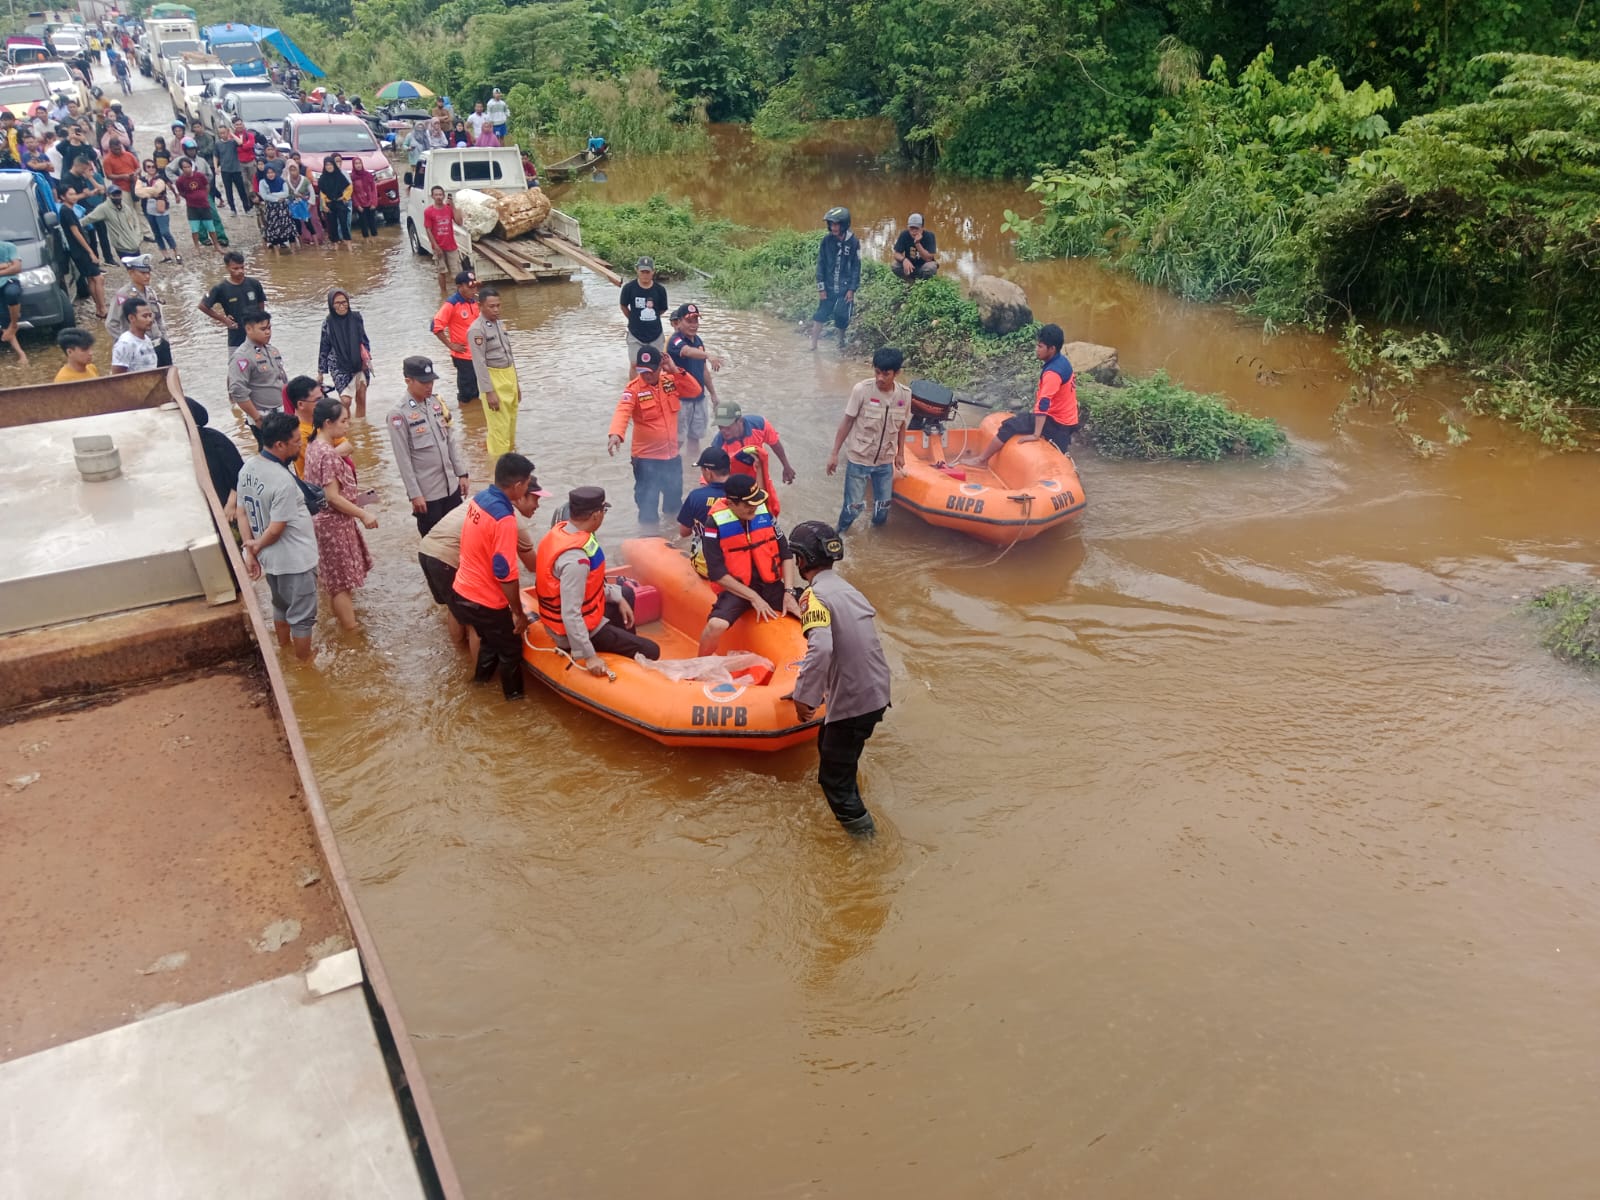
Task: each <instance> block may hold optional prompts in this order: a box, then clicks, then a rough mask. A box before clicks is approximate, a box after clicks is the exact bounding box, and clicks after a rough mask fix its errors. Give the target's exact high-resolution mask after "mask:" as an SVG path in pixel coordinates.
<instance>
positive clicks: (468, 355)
mask: <svg viewBox="0 0 1600 1200" xmlns="http://www.w3.org/2000/svg"><path fill="white" fill-rule="evenodd" d="M478 314H479V309H478V277H477V275H475V274H473V273H472V272H471V271H457V272H456V290H455V291H453V292H451V293H450V297H449V299H447V300H446V301H445V302H444V303H443V304H441V305H440V306H439V311H438V312H436V313H434V314H433V336H434V337H436V338H438V339H439V340H440V341H441V342H443V343H444V346H445V349H446V350H448V351H450V362H451V363H452V364H453V365H454V366H455V369H456V403H457V404H471V403H472V402H473V401H474V400H476V399H477V398H478V390H479V388H478V373H477V371H476V370H474V369H473V366H472V347H471V346H470V345H468V344H467V331H468V330H470V329H471V328H472V323H473V322H474V321H476V320H477V319H478Z"/></svg>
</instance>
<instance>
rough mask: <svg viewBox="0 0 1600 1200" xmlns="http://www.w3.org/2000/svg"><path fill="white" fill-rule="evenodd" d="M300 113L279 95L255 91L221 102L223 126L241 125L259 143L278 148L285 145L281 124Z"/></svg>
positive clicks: (290, 101)
mask: <svg viewBox="0 0 1600 1200" xmlns="http://www.w3.org/2000/svg"><path fill="white" fill-rule="evenodd" d="M299 112H300V106H299V105H298V104H296V103H295V102H294V101H293V100H291V99H289V97H287V96H285V95H284V94H283V93H282V92H269V91H267V90H265V89H255V90H250V91H243V92H229V93H228V94H227V95H226V96H224V97H223V98H222V120H223V122H225V123H227V124H232V123H233V122H234V121H235V120H240V121H243V122H244V127H245V128H246V129H248V130H250V131H251V132H252V133H254V134H255V135H256V139H257V140H258V141H270V142H277V143H278V144H279V145H287V144H288V142H287V140H286V139H285V138H284V135H283V123H284V121H286V120H287V119H288V118H289V117H290V116H292V115H297V114H298V113H299Z"/></svg>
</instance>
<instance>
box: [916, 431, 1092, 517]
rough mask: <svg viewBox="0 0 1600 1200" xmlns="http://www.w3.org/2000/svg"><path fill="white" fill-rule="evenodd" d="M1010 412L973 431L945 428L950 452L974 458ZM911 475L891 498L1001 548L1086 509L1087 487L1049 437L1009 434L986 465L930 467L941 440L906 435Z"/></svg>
mask: <svg viewBox="0 0 1600 1200" xmlns="http://www.w3.org/2000/svg"><path fill="white" fill-rule="evenodd" d="M1009 415H1010V414H1008V413H991V414H990V415H989V416H987V417H985V418H984V419H983V423H982V424H981V425H979V426H978V428H976V429H955V428H950V427H946V429H945V431H944V447H945V457H946V459H947V460H949V461H951V462H954V460H955V459H956V458H958V457H960V456H962V455H963V453H964V454H965V455H966V456H967V457H969V458H977V457H978V455H980V454H982V453H983V449H984V447H985V446H987V445H988V444H989V442H990V441H991V440H992V439H993V437H994V432H995V430H996V429H998V428H999V427H1000V423H1001V422H1002V421H1004V420H1005V419H1006V417H1007V416H1009ZM905 439H906V473H905V475H904V477H902V478H899V479H896V480H895V481H894V502H895V503H896V504H898V505H899V506H900V507H901V508H904V509H907V510H909V511H911V512H914V513H916V515H917V516H919V517H921V518H922V519H923V520H924V521H926V522H927V523H928V524H930V525H937V526H939V527H940V528H942V529H954V530H957V531H958V532H961V533H965V534H967V535H969V536H971V537H975V538H977V539H978V540H979V541H983V542H989V543H991V544H992V545H996V546H1009V545H1012V544H1013V543H1015V542H1021V541H1026V540H1027V539H1028V538H1032V537H1038V536H1039V535H1040V534H1041V533H1043V532H1044V531H1045V530H1047V529H1054V528H1055V527H1056V526H1057V525H1064V524H1066V523H1067V522H1068V521H1070V520H1072V519H1073V518H1074V517H1076V516H1077V515H1078V514H1079V513H1081V512H1082V511H1083V506H1084V503H1085V499H1084V495H1083V484H1081V483H1080V482H1079V481H1078V469H1077V467H1075V466H1074V465H1073V462H1072V458H1071V456H1070V455H1066V454H1063V453H1062V452H1061V451H1060V450H1057V449H1056V447H1055V446H1054V445H1053V444H1052V443H1050V442H1047V441H1044V440H1042V439H1041V440H1039V441H1036V442H1022V441H1020V440H1019V439H1017V438H1012V439H1011V440H1010V441H1009V442H1007V443H1006V444H1005V445H1004V446H1002V447H1001V448H1000V453H998V454H996V455H995V456H994V457H993V458H992V459H990V460H989V465H988V467H975V466H973V465H972V464H971V463H956V464H955V465H954V466H952V467H950V468H948V469H944V470H941V469H940V468H938V467H935V466H934V465H933V464H934V462H935V460H936V458H937V456H938V446H939V443H938V440H937V439H935V438H934V437H932V436H931V435H930V436H929V438H928V445H926V446H924V445H923V444H922V441H923V434H922V433H907V434H906V435H905Z"/></svg>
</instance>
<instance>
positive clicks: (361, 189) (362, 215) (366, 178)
mask: <svg viewBox="0 0 1600 1200" xmlns="http://www.w3.org/2000/svg"><path fill="white" fill-rule="evenodd" d="M350 203H351V204H352V205H353V206H354V207H355V213H356V228H357V229H359V230H361V236H362V237H363V238H370V237H377V236H378V177H377V176H376V175H374V174H373V173H372V172H371V171H369V170H367V167H366V164H365V163H363V162H362V161H361V160H360V159H359V158H355V159H351V160H350Z"/></svg>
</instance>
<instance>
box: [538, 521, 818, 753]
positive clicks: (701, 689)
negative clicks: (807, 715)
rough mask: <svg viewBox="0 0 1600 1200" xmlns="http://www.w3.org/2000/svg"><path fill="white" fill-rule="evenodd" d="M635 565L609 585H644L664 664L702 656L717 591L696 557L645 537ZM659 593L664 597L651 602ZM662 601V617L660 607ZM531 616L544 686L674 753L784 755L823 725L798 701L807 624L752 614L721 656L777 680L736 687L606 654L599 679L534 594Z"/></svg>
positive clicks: (631, 555)
mask: <svg viewBox="0 0 1600 1200" xmlns="http://www.w3.org/2000/svg"><path fill="white" fill-rule="evenodd" d="M621 554H622V557H623V558H624V559H625V560H626V562H625V565H623V566H618V567H613V568H610V569H609V570H608V571H607V572H606V574H607V575H608V576H609V577H613V578H614V577H616V576H619V575H621V576H626V577H627V578H628V579H629V580H630V581H632V582H633V583H634V584H635V585H643V588H644V589H645V590H644V591H642V592H641V595H640V599H639V602H638V607H639V609H640V617H641V618H642V619H640V621H639V625H638V630H639V632H640V633H641V634H643V635H644V636H645V637H647V638H650V639H651V640H653V641H655V642H658V643H660V645H661V658H662V660H663V661H665V660H667V659H684V658H693V657H695V654H696V652H697V644H698V642H699V640H700V630H701V629H702V628H704V627H705V623H706V618H707V617H708V616H710V614H711V605H712V602H713V600H714V599H715V593H714V592H713V591H712V588H711V585H710V584H709V583H707V582H706V581H705V580H704V579H701V578H700V576H698V575H696V574H695V572H694V568H693V567H692V566H690V565H689V559H688V557H687V556H685V555H684V554H683V553H682V552H681V551H679V550H677V549H675V548H674V547H672V546H669V545H668V544H667V543H666V542H664V541H663V540H662V539H661V538H635V539H632V540H629V541H625V542H623V543H622V548H621ZM649 589H654V597H653V598H650V597H648V596H647V593H648V590H649ZM653 599H658V600H659V607H660V614H659V619H655V618H656V614H655V613H654V612H652V611H649V610H650V609H653V608H654V607H655V604H654V603H653V602H652V600H653ZM522 600H523V605H524V607H525V608H526V609H527V611H528V614H529V620H528V631H527V633H526V634H524V635H523V641H522V660H523V662H524V663H526V664H527V667H528V669H529V670H530V671H532V672H533V674H534V675H535V676H537V677H538V678H539V679H540V680H542V681H543V682H544V683H546V684H548V685H549V686H550V687H552V688H554V689H555V690H556V691H557V692H559V693H560V694H561V696H562V697H564V698H565V699H566V700H568V701H570V702H571V703H573V704H576V705H577V706H578V707H579V708H586V709H588V710H589V711H590V712H592V713H596V714H598V715H599V716H602V717H604V718H605V719H606V720H608V721H614V722H616V723H617V724H618V725H621V726H624V727H625V728H628V729H632V730H634V731H636V732H638V733H642V734H644V735H645V737H648V738H652V739H654V740H655V741H658V742H660V743H661V744H662V745H664V746H708V747H713V748H716V749H720V750H783V749H786V748H788V747H790V746H795V745H799V744H800V743H801V742H808V741H811V740H812V739H814V738H815V737H816V736H817V731H818V730H819V729H820V728H821V726H822V718H821V714H820V713H819V714H818V715H817V716H815V717H813V718H812V719H811V720H810V721H802V720H801V719H800V715H799V713H797V712H796V711H795V707H794V702H793V701H792V700H787V699H783V697H786V696H788V695H789V694H790V693H791V692H793V691H794V685H795V680H796V679H798V678H799V675H800V661H801V660H802V659H803V658H805V655H806V642H805V638H804V636H803V635H802V634H801V632H800V622H799V621H796V620H795V619H794V618H793V617H788V616H780V617H778V618H777V619H776V620H773V621H757V620H756V616H755V614H754V613H746V614H745V615H744V616H742V617H740V618H739V620H737V621H735V622H734V623H733V625H732V626H730V627H729V629H728V631H727V632H726V633H724V634H723V635H722V641H721V643H720V644H719V645H718V647H717V652H718V653H719V654H731V653H734V652H736V651H739V650H748V651H751V652H753V653H755V654H759V655H760V656H761V657H762V658H765V659H767V660H768V661H769V662H771V663H772V664H773V667H772V673H771V676H770V678H769V677H766V674H765V672H764V671H760V670H757V671H755V672H753V673H750V674H747V675H745V676H743V677H739V676H736V677H735V681H734V682H732V683H704V682H698V681H694V680H678V679H669V678H668V677H667V676H665V675H663V674H661V673H660V672H658V671H655V670H653V669H651V668H648V667H643V666H640V665H639V664H638V663H637V662H635V661H634V660H633V659H631V658H624V657H622V656H621V655H618V654H603V655H601V657H602V658H603V659H605V661H606V666H608V667H609V668H611V672H612V676H613V677H612V678H606V677H604V676H600V675H591V674H589V672H588V671H586V670H584V669H583V668H582V667H581V666H574V665H573V664H572V661H571V660H570V659H569V658H568V657H567V656H566V655H565V654H564V653H563V652H562V651H561V650H560V649H559V648H558V647H557V646H556V644H555V642H554V641H552V640H551V637H550V631H549V630H548V629H546V628H545V627H544V624H543V623H542V622H541V621H540V620H539V619H538V616H537V613H538V611H539V602H538V600H537V598H536V597H535V596H534V592H533V589H532V588H524V589H523V592H522Z"/></svg>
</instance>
